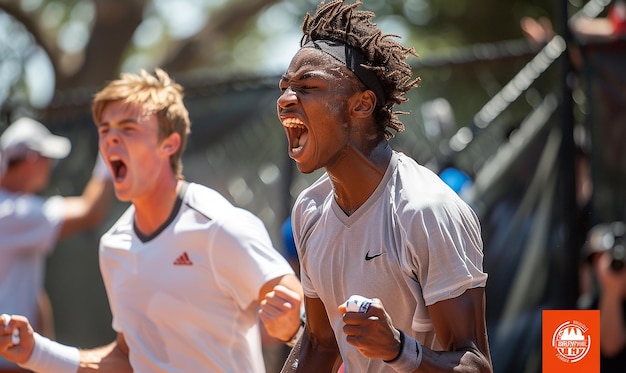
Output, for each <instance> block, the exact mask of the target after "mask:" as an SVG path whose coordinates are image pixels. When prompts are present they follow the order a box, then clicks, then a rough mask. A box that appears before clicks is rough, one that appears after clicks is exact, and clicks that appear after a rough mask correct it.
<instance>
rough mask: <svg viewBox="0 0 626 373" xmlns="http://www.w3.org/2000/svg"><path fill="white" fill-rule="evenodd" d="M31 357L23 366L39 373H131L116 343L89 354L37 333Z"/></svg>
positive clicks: (88, 351)
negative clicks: (96, 372)
mask: <svg viewBox="0 0 626 373" xmlns="http://www.w3.org/2000/svg"><path fill="white" fill-rule="evenodd" d="M33 338H34V344H33V348H32V351H31V352H30V356H28V359H26V360H25V361H24V362H22V363H20V366H21V367H23V368H25V369H28V370H31V371H33V372H38V373H88V372H95V371H98V372H100V373H107V372H110V373H127V372H128V373H132V368H131V367H130V363H129V361H128V354H127V353H125V352H123V351H122V349H120V347H119V345H118V343H117V342H112V343H110V344H108V345H106V346H103V347H98V348H94V349H89V350H79V349H77V348H76V347H72V346H67V345H63V344H61V343H58V342H55V341H52V340H50V339H48V338H46V337H42V336H41V335H39V334H37V333H34V334H33Z"/></svg>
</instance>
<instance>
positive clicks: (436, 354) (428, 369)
mask: <svg viewBox="0 0 626 373" xmlns="http://www.w3.org/2000/svg"><path fill="white" fill-rule="evenodd" d="M422 353H423V356H422V361H421V363H420V366H419V368H417V369H416V370H414V372H419V373H435V372H437V373H439V372H453V371H454V372H456V371H463V372H476V373H479V372H480V373H492V372H493V370H492V368H491V364H490V362H489V360H488V359H487V358H486V357H485V356H484V354H482V353H481V352H480V351H479V350H478V349H468V350H459V351H433V350H431V349H428V348H425V347H424V348H423V349H422Z"/></svg>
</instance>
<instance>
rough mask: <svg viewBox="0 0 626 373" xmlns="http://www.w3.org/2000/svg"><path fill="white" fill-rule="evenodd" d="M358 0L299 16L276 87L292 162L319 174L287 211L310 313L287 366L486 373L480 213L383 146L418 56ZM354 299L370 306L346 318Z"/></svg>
mask: <svg viewBox="0 0 626 373" xmlns="http://www.w3.org/2000/svg"><path fill="white" fill-rule="evenodd" d="M360 4H361V3H360V2H356V3H353V4H349V3H346V2H345V1H343V0H339V1H332V2H329V3H325V2H323V1H322V3H321V4H320V5H319V6H318V7H317V10H316V12H315V14H314V15H313V16H311V15H310V14H307V16H306V18H305V19H304V23H303V26H302V29H303V32H304V36H303V38H302V41H301V45H302V48H301V49H300V50H299V51H298V52H297V53H296V55H295V56H294V57H293V59H292V60H291V63H290V65H289V67H288V69H287V71H286V72H285V74H284V75H283V76H282V78H281V80H280V89H281V92H282V93H281V95H280V97H279V98H278V101H277V109H278V116H279V118H280V121H281V123H282V124H283V127H284V129H285V133H286V135H287V139H288V143H289V150H288V153H289V156H290V157H291V158H292V159H294V160H295V161H296V163H297V167H298V169H299V170H300V171H301V172H304V173H310V172H313V171H315V170H318V169H320V168H324V169H325V171H326V173H325V174H324V175H323V176H321V177H320V178H319V179H318V180H317V181H316V182H315V183H313V184H312V185H311V186H310V187H309V188H307V189H306V190H304V191H303V192H302V193H301V194H300V196H299V197H298V199H297V201H296V203H295V206H294V208H293V212H292V219H293V230H294V237H295V242H296V246H297V250H298V254H299V258H300V263H301V280H302V283H303V287H304V293H305V310H306V315H307V321H306V327H305V329H304V333H303V335H302V339H301V341H300V345H299V348H300V352H299V356H298V357H297V361H298V362H297V368H295V371H297V372H313V371H314V372H335V371H336V369H337V367H338V366H339V365H340V364H341V362H342V361H343V363H344V365H345V369H346V371H349V372H351V373H352V372H357V373H362V372H452V371H460V370H462V371H464V372H491V371H492V364H491V357H490V354H489V346H488V338H487V332H486V325H485V314H484V312H485V310H484V308H485V292H484V287H485V284H486V281H487V274H486V273H485V272H484V271H483V268H482V267H483V266H482V256H483V253H482V239H481V231H480V224H479V221H478V218H477V217H476V215H475V214H474V212H473V211H472V210H471V209H470V207H469V206H467V204H465V203H464V202H463V201H462V200H461V199H460V198H459V197H458V196H457V195H456V193H454V191H452V190H451V189H450V188H449V187H447V186H446V185H445V184H444V183H443V182H442V181H441V180H440V179H439V178H438V177H437V176H436V175H435V174H434V173H432V172H431V171H429V170H428V169H426V168H425V167H422V166H421V165H419V164H417V163H416V162H415V161H414V160H413V159H411V158H409V157H408V156H406V155H404V154H402V153H400V152H397V151H394V150H393V149H392V148H391V147H390V145H389V143H388V140H389V139H390V138H391V137H392V136H393V135H394V134H395V133H396V132H398V131H402V129H403V124H402V123H401V122H400V120H399V119H398V117H397V114H399V112H394V111H392V108H393V107H394V105H396V104H401V103H402V102H404V101H406V100H407V98H406V97H405V96H406V93H407V92H408V91H409V90H410V89H412V88H414V87H416V86H417V85H418V83H419V78H418V79H413V78H412V77H411V75H412V71H411V67H410V66H409V65H408V64H407V63H406V59H407V58H408V57H409V56H410V55H415V52H414V51H413V49H409V48H405V47H403V46H401V45H400V44H398V43H397V42H396V41H395V39H394V38H395V37H396V36H395V35H384V34H382V32H381V30H380V29H378V28H377V27H376V25H375V24H373V23H372V22H370V19H371V18H372V17H373V16H374V14H373V13H371V12H368V11H361V10H357V9H356V8H357V7H358V6H359V5H360ZM353 295H360V296H363V297H366V298H369V300H370V302H371V303H369V302H367V301H366V302H365V303H364V304H363V307H361V309H360V310H359V309H358V308H357V309H356V311H357V312H353V310H354V309H353V308H352V304H346V300H347V299H348V298H350V297H351V296H353ZM368 305H369V308H368V307H367V306H368ZM358 311H361V312H358ZM289 367H290V369H292V368H293V366H292V365H289Z"/></svg>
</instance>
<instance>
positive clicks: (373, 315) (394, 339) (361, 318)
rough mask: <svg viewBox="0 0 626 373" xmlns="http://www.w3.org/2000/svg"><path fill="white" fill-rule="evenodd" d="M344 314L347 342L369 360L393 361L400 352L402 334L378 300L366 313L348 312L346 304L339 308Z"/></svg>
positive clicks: (344, 330)
mask: <svg viewBox="0 0 626 373" xmlns="http://www.w3.org/2000/svg"><path fill="white" fill-rule="evenodd" d="M338 310H339V312H340V313H342V314H343V322H344V323H345V325H344V326H343V332H344V333H345V334H346V341H348V343H350V344H351V345H353V346H354V347H356V348H357V349H358V350H359V352H360V353H361V355H363V356H365V357H366V358H369V359H382V360H392V359H393V358H395V357H396V356H398V353H399V352H400V332H399V331H398V330H397V329H396V328H394V327H393V323H392V321H391V318H390V317H389V314H387V312H386V311H385V308H384V307H383V304H382V302H381V301H380V299H378V298H373V299H372V304H371V306H370V307H369V309H368V310H367V312H365V313H361V312H347V309H346V305H345V303H344V304H342V305H340V306H339V308H338Z"/></svg>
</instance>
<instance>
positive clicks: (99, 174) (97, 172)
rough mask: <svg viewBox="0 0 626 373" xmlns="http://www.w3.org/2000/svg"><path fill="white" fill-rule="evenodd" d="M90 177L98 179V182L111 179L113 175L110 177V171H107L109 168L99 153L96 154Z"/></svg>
mask: <svg viewBox="0 0 626 373" xmlns="http://www.w3.org/2000/svg"><path fill="white" fill-rule="evenodd" d="M91 177H93V178H96V179H99V180H111V179H113V175H111V170H109V167H108V166H107V165H106V163H105V162H104V159H103V158H102V155H101V154H100V153H98V158H97V159H96V164H95V165H94V166H93V171H92V172H91Z"/></svg>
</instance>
